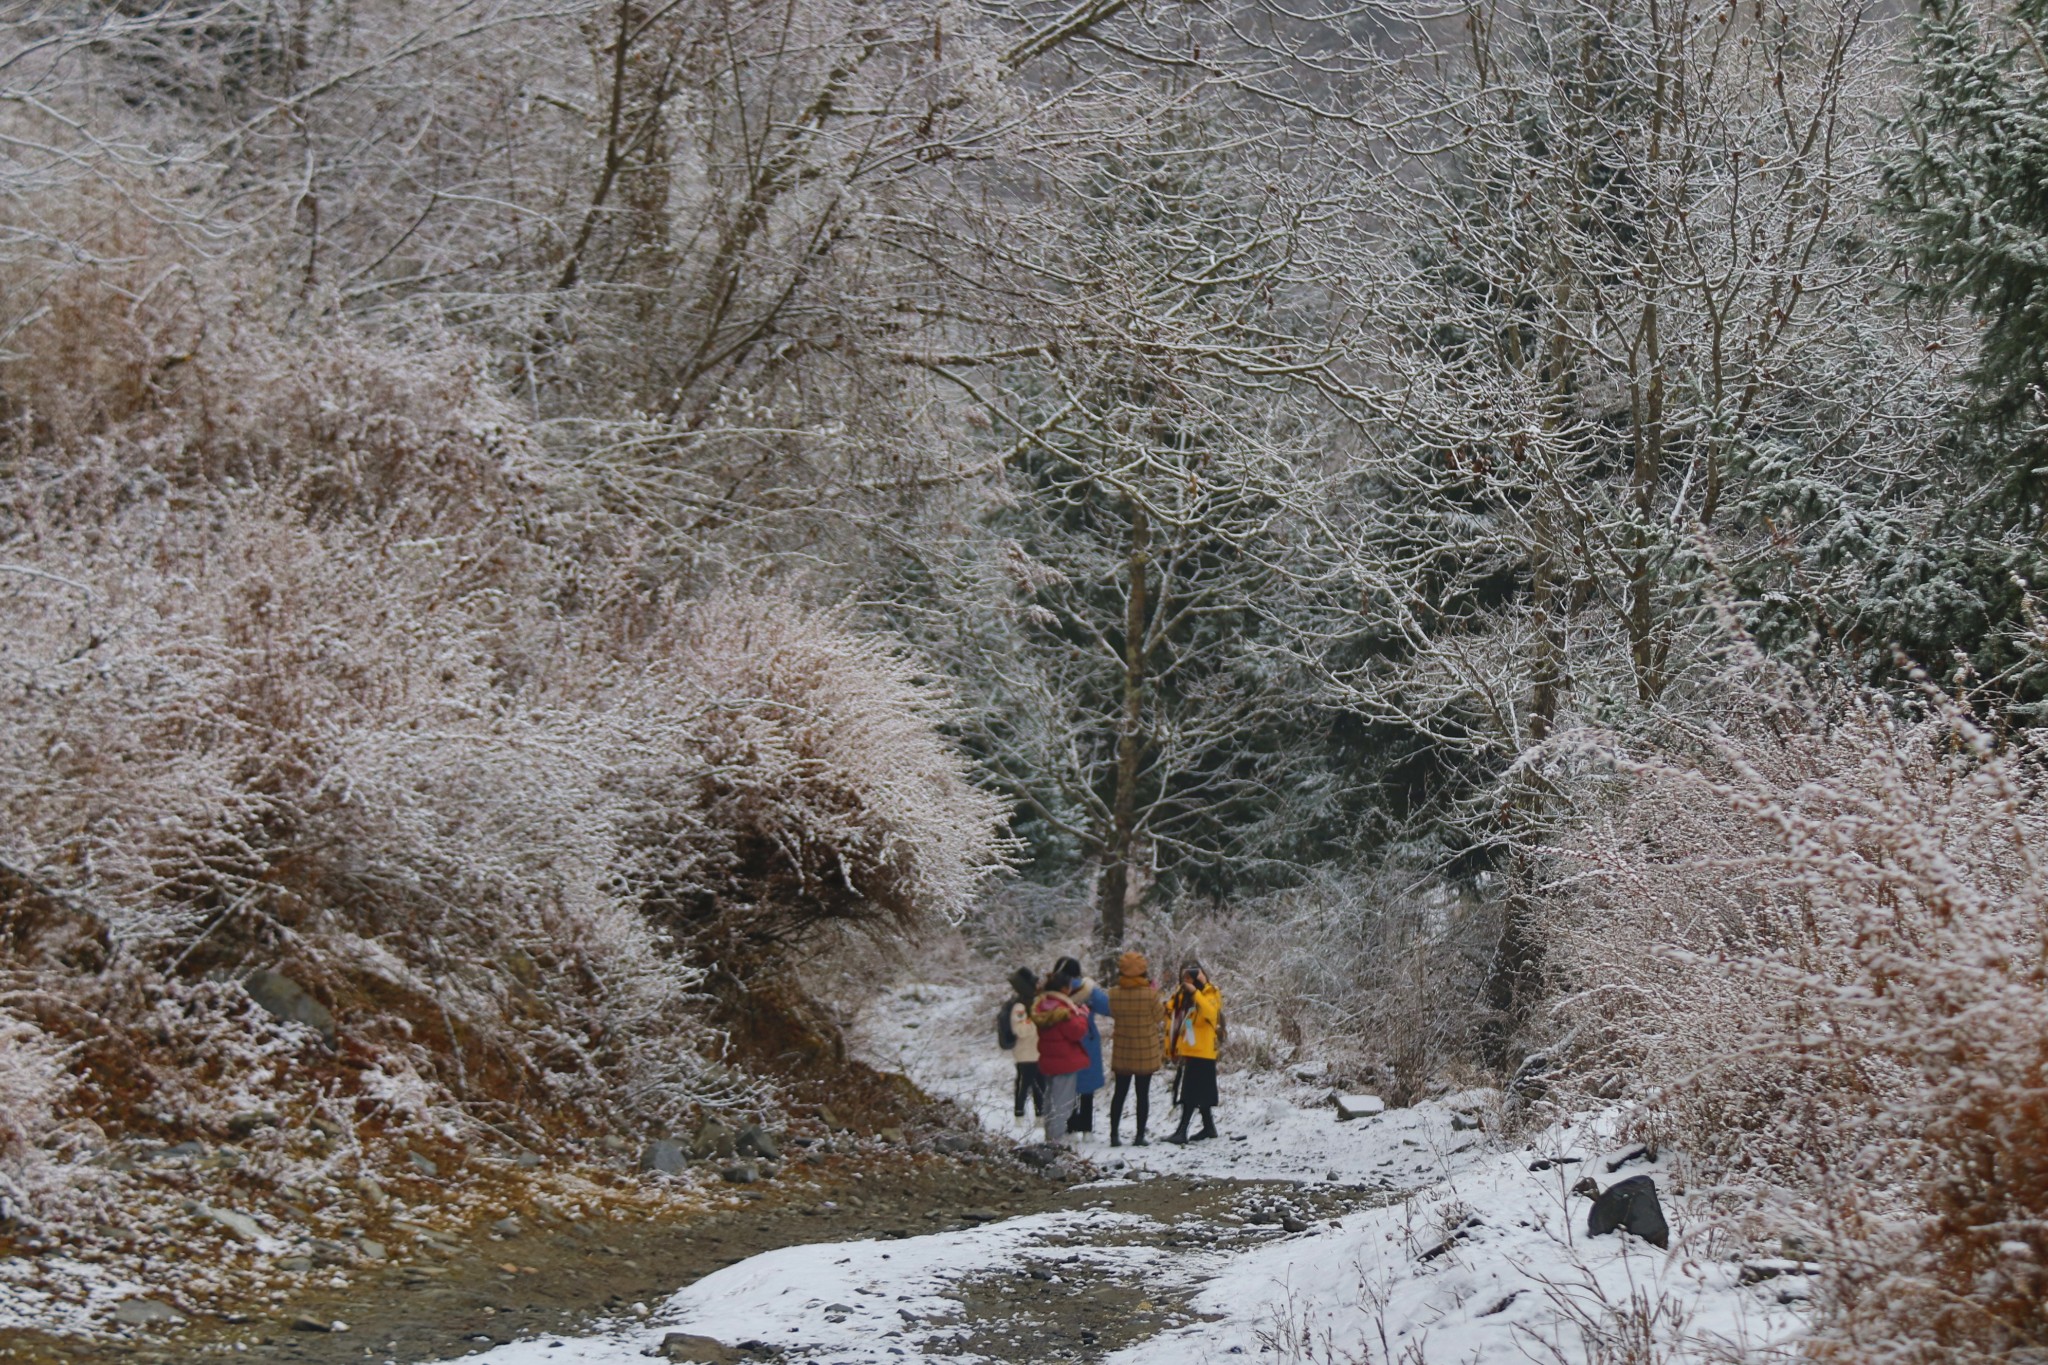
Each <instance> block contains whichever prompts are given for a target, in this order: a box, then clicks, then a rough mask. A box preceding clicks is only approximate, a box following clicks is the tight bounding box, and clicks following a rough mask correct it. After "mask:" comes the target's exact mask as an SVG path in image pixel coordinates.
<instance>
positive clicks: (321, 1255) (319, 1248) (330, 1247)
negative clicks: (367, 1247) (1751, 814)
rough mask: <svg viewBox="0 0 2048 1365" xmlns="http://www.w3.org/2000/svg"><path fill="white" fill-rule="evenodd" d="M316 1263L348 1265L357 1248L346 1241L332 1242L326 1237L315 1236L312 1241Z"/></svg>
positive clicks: (353, 1257) (314, 1261)
mask: <svg viewBox="0 0 2048 1365" xmlns="http://www.w3.org/2000/svg"><path fill="white" fill-rule="evenodd" d="M312 1251H313V1263H314V1264H315V1265H323V1266H334V1265H347V1264H348V1263H349V1262H351V1261H353V1260H354V1259H355V1258H356V1257H355V1249H354V1248H353V1247H351V1246H349V1244H348V1243H346V1242H331V1241H328V1240H327V1239H326V1238H324V1237H315V1238H314V1239H313V1242H312Z"/></svg>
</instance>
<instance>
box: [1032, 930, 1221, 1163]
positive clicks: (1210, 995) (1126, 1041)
mask: <svg viewBox="0 0 2048 1365" xmlns="http://www.w3.org/2000/svg"><path fill="white" fill-rule="evenodd" d="M1106 965H1107V964H1105V966H1106ZM1115 970H1116V984H1115V985H1114V986H1111V987H1109V988H1108V989H1107V990H1105V989H1103V988H1102V987H1101V986H1100V985H1098V984H1097V983H1096V982H1095V981H1094V980H1093V979H1091V978H1090V977H1089V976H1088V975H1087V974H1086V973H1085V972H1083V971H1082V970H1081V963H1080V961H1079V960H1078V959H1076V958H1071V957H1063V958H1061V959H1060V960H1059V961H1058V962H1057V963H1055V964H1054V966H1053V969H1052V971H1051V972H1050V973H1049V974H1048V975H1046V976H1045V977H1044V978H1043V979H1041V978H1040V977H1039V976H1038V974H1037V973H1035V972H1033V971H1032V970H1031V969H1030V968H1029V967H1019V968H1018V969H1017V970H1016V971H1015V972H1014V973H1012V974H1011V976H1010V989H1011V991H1012V992H1013V995H1012V998H1011V999H1010V1001H1009V1003H1008V1004H1007V1005H1006V1006H1005V1007H1004V1011H1003V1013H1002V1014H1001V1015H999V1016H998V1019H997V1025H998V1027H997V1033H998V1035H999V1038H998V1041H1000V1042H1001V1043H1002V1045H1003V1047H1004V1049H1005V1050H1007V1051H1009V1052H1010V1053H1011V1054H1012V1058H1013V1060H1014V1061H1015V1063H1016V1068H1017V1082H1016V1093H1015V1107H1016V1116H1017V1122H1018V1124H1019V1125H1020V1126H1021V1125H1023V1124H1024V1123H1025V1122H1026V1119H1025V1116H1024V1109H1025V1105H1026V1104H1027V1103H1028V1104H1029V1105H1030V1106H1031V1108H1032V1112H1033V1113H1034V1114H1035V1115H1037V1117H1039V1118H1040V1119H1041V1120H1043V1122H1044V1124H1045V1140H1046V1141H1047V1142H1049V1143H1053V1144H1055V1145H1071V1144H1072V1143H1074V1142H1076V1141H1078V1136H1077V1135H1079V1134H1082V1133H1092V1132H1094V1131H1095V1094H1096V1092H1097V1091H1099V1090H1101V1089H1102V1087H1103V1085H1104V1084H1105V1083H1106V1082H1108V1081H1110V1080H1112V1079H1113V1080H1114V1088H1113V1089H1112V1090H1111V1091H1110V1098H1109V1145H1110V1146H1112V1147H1121V1146H1122V1145H1123V1136H1122V1131H1121V1130H1122V1127H1123V1115H1124V1105H1125V1102H1126V1101H1127V1100H1129V1099H1130V1098H1131V1097H1132V1096H1133V1095H1135V1096H1136V1098H1137V1105H1136V1113H1137V1132H1136V1134H1135V1136H1133V1138H1132V1139H1131V1143H1132V1145H1133V1146H1136V1147H1145V1146H1149V1145H1150V1144H1149V1143H1148V1142H1147V1140H1146V1138H1145V1125H1146V1123H1147V1121H1148V1120H1149V1119H1150V1118H1151V1115H1152V1078H1153V1077H1154V1076H1155V1075H1157V1074H1158V1073H1159V1072H1160V1070H1161V1069H1163V1068H1164V1067H1166V1066H1169V1065H1171V1066H1172V1067H1173V1068H1174V1081H1173V1102H1174V1104H1176V1105H1177V1106H1179V1108H1180V1126H1179V1127H1178V1128H1177V1129H1175V1130H1174V1132H1173V1134H1172V1135H1171V1136H1170V1137H1168V1138H1167V1139H1166V1140H1167V1141H1168V1142H1173V1143H1185V1142H1199V1141H1202V1140H1203V1139H1205V1138H1213V1137H1215V1136H1216V1116H1215V1107H1216V1104H1217V1099H1218V1095H1217V1088H1216V1054H1217V1052H1218V1050H1219V1048H1220V1047H1221V1045H1222V1042H1223V1037H1224V1024H1223V992H1222V991H1221V990H1219V989H1218V988H1217V986H1216V983H1215V982H1213V981H1211V980H1210V979H1209V974H1208V972H1206V971H1205V970H1203V968H1202V964H1201V963H1199V962H1192V961H1191V962H1189V963H1188V964H1187V965H1186V966H1184V967H1183V968H1182V969H1181V974H1180V980H1179V983H1178V984H1177V986H1176V987H1175V989H1174V990H1173V992H1172V993H1171V994H1170V995H1169V994H1167V993H1166V992H1164V991H1162V990H1161V989H1160V986H1159V984H1158V983H1157V982H1155V981H1154V980H1153V979H1152V976H1151V966H1150V964H1149V963H1147V962H1146V960H1145V956H1144V954H1142V953H1135V952H1130V953H1125V954H1123V955H1122V956H1121V957H1119V958H1118V959H1117V960H1116V964H1115ZM1105 974H1107V973H1106V972H1105ZM1105 1025H1106V1026H1107V1029H1106V1031H1107V1034H1108V1038H1109V1058H1108V1061H1109V1066H1108V1068H1107V1070H1106V1071H1105V1068H1104V1066H1103V1046H1102V1045H1103V1037H1104V1033H1105ZM1197 1114H1199V1115H1201V1119H1202V1127H1201V1131H1199V1132H1196V1133H1189V1132H1188V1129H1189V1128H1190V1127H1191V1126H1192V1125H1193V1120H1194V1117H1195V1115H1197Z"/></svg>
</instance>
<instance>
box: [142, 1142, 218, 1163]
mask: <svg viewBox="0 0 2048 1365" xmlns="http://www.w3.org/2000/svg"><path fill="white" fill-rule="evenodd" d="M205 1155H206V1144H205V1143H203V1142H181V1143H179V1144H177V1145H176V1146H175V1147H160V1148H158V1149H157V1150H156V1151H154V1152H151V1153H150V1154H149V1155H148V1156H147V1157H146V1158H144V1159H145V1160H148V1161H190V1160H192V1159H193V1158H195V1157H202V1156H205Z"/></svg>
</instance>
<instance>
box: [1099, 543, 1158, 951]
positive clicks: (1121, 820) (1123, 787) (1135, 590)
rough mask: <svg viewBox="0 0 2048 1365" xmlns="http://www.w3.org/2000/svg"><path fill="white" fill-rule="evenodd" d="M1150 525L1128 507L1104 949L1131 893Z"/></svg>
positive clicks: (1119, 927)
mask: <svg viewBox="0 0 2048 1365" xmlns="http://www.w3.org/2000/svg"><path fill="white" fill-rule="evenodd" d="M1151 550H1152V526H1151V523H1150V522H1149V521H1148V520H1146V516H1145V509H1144V508H1143V507H1142V506H1139V505H1136V504H1134V505H1133V506H1132V508H1131V539H1130V549H1129V553H1128V557H1127V559H1126V561H1125V562H1126V564H1127V565H1128V568H1129V572H1130V589H1129V591H1128V593H1127V594H1126V596H1125V598H1124V698H1123V714H1122V716H1121V717H1120V718H1119V720H1118V725H1117V739H1116V791H1115V794H1114V796H1113V798H1112V800H1111V804H1110V833H1109V841H1108V842H1109V850H1108V855H1107V857H1106V858H1105V859H1104V865H1103V869H1102V879H1101V881H1100V882H1099V883H1098V884H1097V887H1096V901H1097V906H1098V910H1099V914H1100V925H1099V928H1100V934H1101V939H1102V944H1103V946H1104V947H1106V948H1118V947H1122V946H1123V941H1124V906H1125V902H1126V901H1127V900H1128V898H1129V896H1130V887H1131V863H1132V860H1133V859H1134V857H1135V856H1136V854H1137V810H1138V759H1139V750H1140V743H1139V735H1138V730H1139V726H1140V724H1141V723H1142V722H1143V720H1144V707H1145V683H1146V663H1147V659H1146V655H1147V652H1148V651H1147V650H1146V648H1145V634H1146V629H1147V626H1148V623H1149V618H1150V604H1149V602H1148V600H1147V599H1148V597H1149V593H1148V591H1147V589H1148V575H1147V571H1148V568H1149V566H1150V560H1151Z"/></svg>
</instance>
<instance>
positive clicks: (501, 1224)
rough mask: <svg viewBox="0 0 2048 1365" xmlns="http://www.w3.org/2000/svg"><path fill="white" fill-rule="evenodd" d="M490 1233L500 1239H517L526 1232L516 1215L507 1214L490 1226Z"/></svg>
mask: <svg viewBox="0 0 2048 1365" xmlns="http://www.w3.org/2000/svg"><path fill="white" fill-rule="evenodd" d="M491 1231H492V1232H495V1233H497V1234H498V1235H499V1236H500V1237H517V1236H518V1235H519V1234H520V1233H522V1232H524V1231H526V1226H525V1224H523V1223H521V1222H520V1221H519V1218H518V1216H517V1215H515V1214H508V1215H506V1216H505V1217H503V1218H500V1219H499V1220H498V1221H497V1222H495V1223H493V1224H491Z"/></svg>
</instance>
